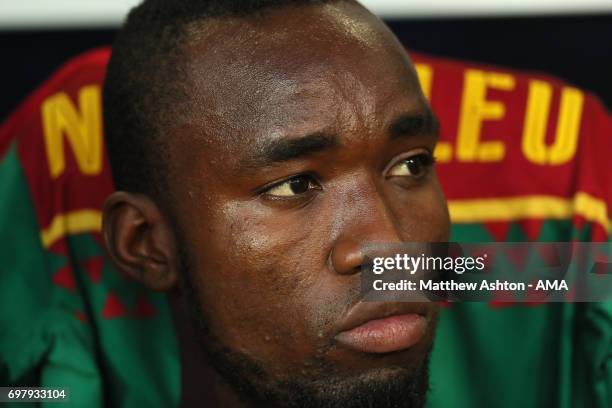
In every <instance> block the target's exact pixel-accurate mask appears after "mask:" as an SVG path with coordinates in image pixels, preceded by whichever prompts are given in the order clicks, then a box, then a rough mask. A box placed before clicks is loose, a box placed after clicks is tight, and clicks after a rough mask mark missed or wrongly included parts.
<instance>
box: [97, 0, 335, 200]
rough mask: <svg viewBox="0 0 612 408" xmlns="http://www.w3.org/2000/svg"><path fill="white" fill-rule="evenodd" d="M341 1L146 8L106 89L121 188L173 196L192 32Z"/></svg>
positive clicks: (160, 1)
mask: <svg viewBox="0 0 612 408" xmlns="http://www.w3.org/2000/svg"><path fill="white" fill-rule="evenodd" d="M332 1H334V0H145V1H144V2H143V3H141V4H140V5H138V6H137V7H135V8H133V9H132V10H131V11H130V13H129V14H128V17H127V19H126V21H125V23H124V25H123V27H122V28H121V29H120V30H119V32H118V34H117V37H116V39H115V43H114V44H113V50H112V55H111V59H110V61H109V64H108V68H107V74H106V79H105V82H104V92H103V99H104V126H105V135H106V145H107V151H108V156H109V160H110V165H111V171H112V175H113V181H114V183H115V187H116V188H117V189H118V190H125V191H130V192H136V193H142V194H147V195H149V196H152V197H156V198H160V195H161V194H162V193H163V191H167V187H168V184H167V182H168V181H167V177H166V175H167V173H168V170H169V166H168V163H167V162H166V158H167V157H166V156H167V150H166V149H165V148H164V145H165V144H164V142H165V140H164V139H163V135H164V128H163V124H164V123H169V121H172V119H173V118H174V117H175V115H177V114H178V109H179V107H180V101H181V100H184V99H182V98H183V97H184V95H185V92H186V89H185V88H184V87H182V86H181V80H182V79H184V78H185V74H184V69H183V66H182V65H181V63H180V61H181V57H183V56H184V48H185V47H184V45H185V43H186V41H187V40H188V37H187V36H188V30H187V27H188V25H190V24H191V23H194V22H198V23H199V22H203V21H205V20H206V19H210V18H215V17H242V16H251V15H254V14H256V13H259V12H261V11H263V10H264V9H269V8H281V7H285V6H298V5H307V4H323V3H329V2H332Z"/></svg>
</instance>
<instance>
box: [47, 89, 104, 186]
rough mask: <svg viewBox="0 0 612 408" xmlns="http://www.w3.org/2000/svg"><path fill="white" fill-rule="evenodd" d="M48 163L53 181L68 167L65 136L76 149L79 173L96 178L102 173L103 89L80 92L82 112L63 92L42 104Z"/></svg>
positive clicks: (73, 149)
mask: <svg viewBox="0 0 612 408" xmlns="http://www.w3.org/2000/svg"><path fill="white" fill-rule="evenodd" d="M42 121H43V130H44V136H45V145H46V149H47V160H48V161H49V171H50V173H51V177H52V178H57V177H59V176H60V175H61V174H62V173H63V172H64V169H65V168H66V159H65V157H64V134H65V135H66V138H67V139H68V142H69V143H70V146H71V147H72V151H73V152H74V156H75V158H76V162H77V164H78V166H79V170H80V171H81V172H82V173H83V174H87V175H95V174H99V173H100V172H101V171H102V107H101V103H100V87H99V86H97V85H89V86H85V87H83V88H81V90H80V92H79V110H77V109H76V107H75V106H74V104H73V103H72V102H71V101H70V98H68V95H66V94H65V93H63V92H60V93H57V94H55V95H52V96H50V97H48V98H47V99H46V100H45V101H44V102H43V104H42Z"/></svg>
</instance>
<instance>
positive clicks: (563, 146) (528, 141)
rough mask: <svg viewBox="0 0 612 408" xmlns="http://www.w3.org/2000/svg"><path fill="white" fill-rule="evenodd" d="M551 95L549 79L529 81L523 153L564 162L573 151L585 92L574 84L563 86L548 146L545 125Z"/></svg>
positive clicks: (535, 160)
mask: <svg viewBox="0 0 612 408" xmlns="http://www.w3.org/2000/svg"><path fill="white" fill-rule="evenodd" d="M551 99H552V87H551V86H550V84H549V83H547V82H544V81H538V80H533V81H531V82H530V83H529V94H528V97H527V111H526V113H525V125H524V128H523V141H522V149H523V154H524V155H525V157H527V159H529V160H530V161H531V162H533V163H536V164H542V165H559V164H563V163H565V162H567V161H569V160H570V159H571V158H572V157H574V154H575V153H576V146H577V144H578V133H579V132H580V118H581V116H582V105H583V103H584V95H583V94H582V92H580V91H579V90H578V89H576V88H569V87H565V88H563V90H562V91H561V102H560V105H559V119H558V121H557V133H556V137H555V141H554V143H553V144H552V145H550V146H547V145H546V127H547V126H546V125H547V122H548V114H549V111H550V101H551Z"/></svg>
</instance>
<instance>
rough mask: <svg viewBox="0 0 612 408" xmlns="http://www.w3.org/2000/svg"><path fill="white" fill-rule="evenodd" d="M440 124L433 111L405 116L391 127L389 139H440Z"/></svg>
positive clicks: (397, 119)
mask: <svg viewBox="0 0 612 408" xmlns="http://www.w3.org/2000/svg"><path fill="white" fill-rule="evenodd" d="M439 133H440V122H439V121H438V118H436V115H435V114H434V113H433V111H432V110H431V109H427V110H426V111H425V112H424V113H414V114H404V115H401V116H399V117H398V118H396V119H395V120H394V121H393V122H392V123H391V125H390V126H389V137H390V138H391V139H399V138H404V137H411V136H433V137H434V138H436V139H437V138H438V134H439Z"/></svg>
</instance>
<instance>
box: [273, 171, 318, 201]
mask: <svg viewBox="0 0 612 408" xmlns="http://www.w3.org/2000/svg"><path fill="white" fill-rule="evenodd" d="M320 189H321V186H320V185H319V184H318V183H317V182H316V180H315V179H314V178H313V177H312V176H309V175H307V174H302V175H299V176H294V177H291V178H290V179H288V180H285V181H283V182H280V183H278V184H275V185H273V186H272V187H270V188H268V189H267V190H265V191H264V192H263V193H264V194H266V195H268V196H274V197H293V196H297V195H302V194H306V193H308V192H309V191H311V190H320Z"/></svg>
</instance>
